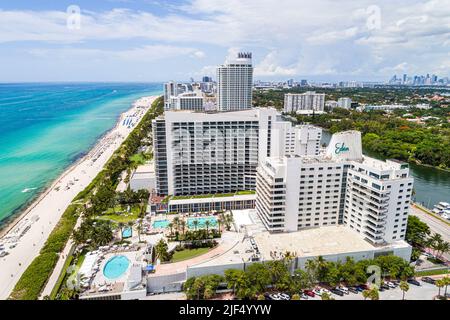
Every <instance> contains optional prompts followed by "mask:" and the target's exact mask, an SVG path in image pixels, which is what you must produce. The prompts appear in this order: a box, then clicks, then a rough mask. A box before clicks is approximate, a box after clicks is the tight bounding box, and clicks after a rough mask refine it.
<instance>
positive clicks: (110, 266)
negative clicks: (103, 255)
mask: <svg viewBox="0 0 450 320" xmlns="http://www.w3.org/2000/svg"><path fill="white" fill-rule="evenodd" d="M129 266H130V260H128V258H127V257H125V256H122V255H120V256H114V257H112V258H111V259H109V260H108V262H106V264H105V267H104V268H103V275H104V276H105V277H106V278H108V279H110V280H114V279H117V278H119V277H121V276H122V275H123V274H124V273H125V272H126V271H127V270H128V267H129Z"/></svg>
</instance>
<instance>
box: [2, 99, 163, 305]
mask: <svg viewBox="0 0 450 320" xmlns="http://www.w3.org/2000/svg"><path fill="white" fill-rule="evenodd" d="M156 98H157V96H154V97H146V98H145V100H143V101H145V103H146V104H148V107H149V106H150V105H151V103H152V102H153V101H154V100H155V99H156ZM138 110H140V111H142V104H141V105H140V107H139V105H138V104H134V105H133V107H132V108H131V109H130V110H129V111H127V112H126V113H127V114H128V113H132V114H140V118H139V121H140V120H141V119H142V116H143V114H145V112H138ZM133 128H134V127H129V126H123V125H121V123H118V124H117V125H116V127H115V128H114V129H112V130H111V131H110V132H109V133H108V134H107V135H105V136H104V137H103V138H102V139H101V140H100V142H99V143H98V144H97V145H96V146H95V147H94V148H93V152H94V153H95V154H94V155H93V154H92V151H91V152H90V153H89V154H88V155H87V156H85V157H84V158H83V159H81V160H80V161H79V162H78V163H77V164H75V165H74V166H72V167H71V168H70V169H68V171H66V172H65V173H64V174H63V175H62V176H61V177H59V178H58V179H57V180H56V182H54V183H53V185H52V186H51V187H50V188H49V189H48V190H47V191H46V192H45V193H44V194H43V195H42V196H41V197H40V198H39V199H38V200H37V201H36V202H35V203H34V204H33V205H32V206H31V207H30V208H29V209H28V210H27V211H25V213H24V214H23V215H22V217H21V220H24V219H28V220H29V221H30V225H29V228H28V227H27V230H26V232H25V233H24V234H23V235H21V236H20V238H19V239H18V240H17V242H16V243H15V247H14V248H12V249H10V250H9V251H10V253H9V254H8V255H7V256H5V257H2V258H0V270H1V272H0V283H1V286H0V299H2V300H3V299H7V298H8V297H9V294H10V293H11V291H12V289H13V288H14V286H15V284H16V283H17V281H18V280H19V279H20V277H21V275H22V273H23V272H24V271H25V270H26V268H27V267H28V266H29V265H30V263H31V262H32V261H33V260H34V258H36V256H37V255H38V254H39V251H40V250H41V249H42V247H43V245H44V243H45V241H46V240H47V238H48V236H49V234H50V233H51V231H52V230H53V228H54V227H55V225H56V224H57V223H58V221H59V219H60V218H61V215H62V214H63V212H64V211H65V210H66V208H67V207H68V206H69V204H70V203H71V202H72V200H73V198H75V196H76V195H77V194H78V193H79V192H81V191H82V190H84V189H85V188H86V187H87V186H88V185H89V183H90V182H91V181H92V180H93V179H94V178H95V176H96V175H97V174H98V173H99V172H100V171H101V170H102V169H103V166H104V165H105V163H106V162H107V161H108V159H109V158H110V157H111V155H112V154H113V153H114V151H115V150H116V149H117V148H118V147H119V146H120V145H121V143H122V142H123V141H124V140H125V138H126V137H127V136H128V135H129V134H130V132H131V131H132V130H133ZM99 150H101V152H99ZM18 225H20V223H16V225H15V226H13V227H12V228H11V229H10V230H9V231H8V233H6V234H5V235H4V236H3V239H4V238H8V236H11V234H17V230H16V229H15V228H18ZM3 239H2V240H3ZM60 260H62V259H60ZM58 265H59V264H58ZM58 275H59V273H58Z"/></svg>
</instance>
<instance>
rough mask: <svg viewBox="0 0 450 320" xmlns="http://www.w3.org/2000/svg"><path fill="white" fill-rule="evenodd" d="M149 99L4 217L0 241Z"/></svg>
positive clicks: (0, 223)
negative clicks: (26, 201)
mask: <svg viewBox="0 0 450 320" xmlns="http://www.w3.org/2000/svg"><path fill="white" fill-rule="evenodd" d="M149 97H150V96H149ZM149 97H147V96H144V97H140V98H138V99H136V100H134V101H133V102H132V103H131V106H130V108H129V109H127V110H125V111H123V112H122V113H120V114H119V115H118V116H117V117H116V122H115V124H114V126H113V127H112V128H110V129H108V130H107V131H105V132H104V133H102V134H101V135H99V136H98V137H97V138H96V140H95V142H94V143H93V144H91V145H90V146H89V147H88V148H89V149H88V152H87V153H85V154H84V155H83V154H80V156H79V157H77V159H76V160H75V161H74V162H72V163H71V164H69V166H67V167H66V168H65V169H64V171H63V172H62V173H61V174H59V175H58V176H57V177H56V178H55V179H53V180H52V181H49V182H48V183H47V184H46V186H44V187H43V188H42V191H40V192H39V193H38V194H36V195H35V196H34V199H33V198H32V199H30V200H29V201H28V202H29V203H28V204H26V203H25V204H23V205H22V208H21V207H19V208H17V209H16V210H14V211H17V212H15V213H14V211H13V213H12V214H11V215H10V216H9V217H6V218H5V219H4V221H2V222H0V239H2V238H3V237H4V236H5V235H6V234H7V233H8V232H10V231H11V229H13V228H14V227H16V226H17V225H18V224H19V223H20V222H21V221H22V220H23V218H25V216H26V215H27V214H28V213H29V212H30V211H31V210H33V209H34V208H35V207H36V206H37V205H38V204H39V203H40V202H41V201H42V200H43V199H44V198H45V197H46V196H47V195H48V194H49V193H50V192H51V191H52V190H53V189H54V188H55V187H56V185H57V184H58V183H59V182H60V181H61V180H62V179H64V178H65V177H66V176H67V175H68V174H70V173H71V172H72V171H73V170H74V169H75V168H76V167H77V166H78V165H80V163H82V162H83V161H86V160H87V159H88V158H89V157H90V156H92V155H91V153H93V152H94V151H95V150H96V149H97V148H98V147H101V145H102V142H103V141H104V140H105V138H107V137H108V136H109V135H111V134H112V133H113V131H115V130H117V128H118V127H120V123H121V122H122V119H123V117H124V115H126V114H127V113H128V112H130V111H131V110H133V109H134V108H135V104H136V102H138V101H139V100H140V99H142V98H149ZM151 97H153V96H151Z"/></svg>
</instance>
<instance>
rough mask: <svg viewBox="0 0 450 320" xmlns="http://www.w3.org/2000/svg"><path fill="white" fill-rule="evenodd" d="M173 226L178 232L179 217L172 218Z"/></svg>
mask: <svg viewBox="0 0 450 320" xmlns="http://www.w3.org/2000/svg"><path fill="white" fill-rule="evenodd" d="M172 222H173V225H174V227H175V230H178V228H179V227H180V217H175V218H173V221H172Z"/></svg>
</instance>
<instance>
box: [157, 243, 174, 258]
mask: <svg viewBox="0 0 450 320" xmlns="http://www.w3.org/2000/svg"><path fill="white" fill-rule="evenodd" d="M168 250H169V246H168V245H167V243H166V242H165V241H164V240H163V239H161V240H159V241H158V243H157V244H156V246H155V252H156V258H158V259H160V260H161V261H164V262H165V261H170V259H171V258H172V256H171V254H170V253H169V252H168Z"/></svg>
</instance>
